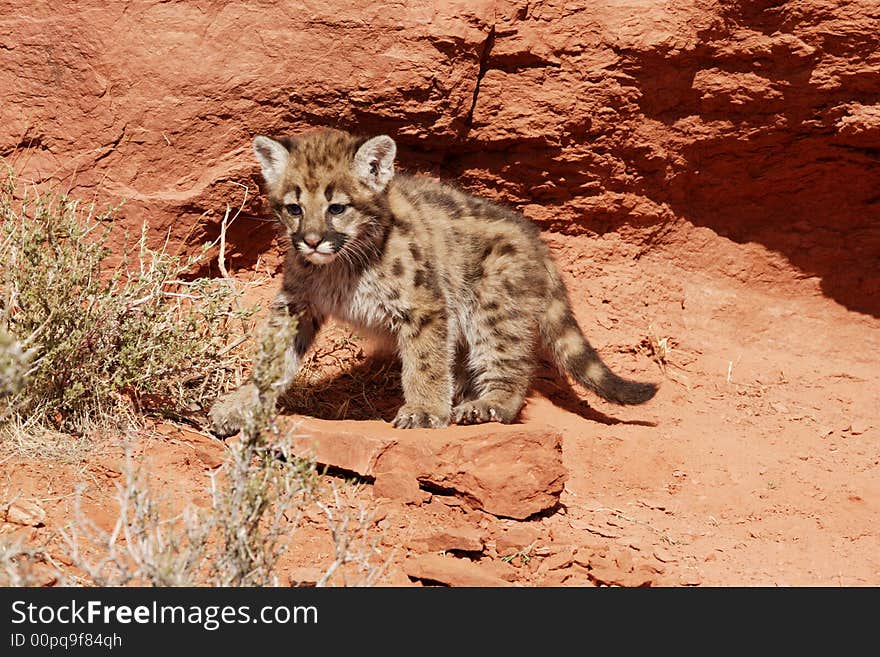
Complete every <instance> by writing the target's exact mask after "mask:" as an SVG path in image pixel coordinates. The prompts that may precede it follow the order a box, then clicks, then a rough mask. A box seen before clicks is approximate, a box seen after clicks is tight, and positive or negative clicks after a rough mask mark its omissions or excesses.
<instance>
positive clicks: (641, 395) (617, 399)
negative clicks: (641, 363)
mask: <svg viewBox="0 0 880 657" xmlns="http://www.w3.org/2000/svg"><path fill="white" fill-rule="evenodd" d="M547 272H548V274H549V299H550V302H549V304H548V305H547V309H546V310H545V311H544V313H543V315H542V316H541V318H540V321H539V327H540V330H541V337H542V338H543V339H544V344H546V345H547V347H549V349H550V351H551V352H552V353H553V356H554V358H555V359H556V362H557V363H558V364H559V366H560V367H561V368H562V369H564V370H565V371H566V372H568V373H569V374H570V375H571V376H572V377H574V379H575V380H576V381H577V382H578V383H580V384H581V385H583V386H585V387H587V388H589V389H590V390H592V391H593V392H595V393H596V394H597V395H599V396H600V397H603V398H604V399H607V400H608V401H610V402H614V403H615V404H642V403H644V402H646V401H648V400H649V399H651V397H653V396H654V394H655V393H656V392H657V386H656V385H655V384H653V383H640V382H638V381H630V380H628V379H624V378H622V377H619V376H617V375H616V374H615V373H614V372H612V371H611V370H610V369H608V366H607V365H605V363H603V362H602V359H601V358H600V357H599V354H598V353H596V350H595V349H593V347H592V345H590V343H589V341H588V340H587V339H586V338H585V337H584V334H583V333H582V332H581V329H580V326H578V323H577V320H576V319H575V317H574V314H573V313H572V312H571V303H570V302H569V300H568V291H567V290H566V289H565V284H564V283H563V282H562V279H561V278H560V277H559V273H558V272H557V271H556V267H555V266H554V265H553V263H552V262H550V261H548V262H547Z"/></svg>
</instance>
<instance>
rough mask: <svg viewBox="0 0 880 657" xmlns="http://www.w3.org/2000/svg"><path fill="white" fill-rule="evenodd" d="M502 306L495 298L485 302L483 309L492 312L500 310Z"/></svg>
mask: <svg viewBox="0 0 880 657" xmlns="http://www.w3.org/2000/svg"><path fill="white" fill-rule="evenodd" d="M500 307H501V305H500V304H499V303H498V302H497V301H495V300H492V301H487V302H486V303H484V304H483V310H486V311H489V312H491V311H493V310H498V309H499V308H500Z"/></svg>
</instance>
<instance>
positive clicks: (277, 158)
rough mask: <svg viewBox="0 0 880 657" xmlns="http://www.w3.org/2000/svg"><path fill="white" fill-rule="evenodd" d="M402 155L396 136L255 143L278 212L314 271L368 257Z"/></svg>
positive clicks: (310, 136) (332, 133)
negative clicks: (398, 155) (396, 162)
mask: <svg viewBox="0 0 880 657" xmlns="http://www.w3.org/2000/svg"><path fill="white" fill-rule="evenodd" d="M396 151H397V147H396V146H395V144H394V140H393V139H391V137H387V136H385V135H381V136H379V137H373V138H372V139H367V140H364V139H359V138H356V137H354V136H352V135H350V134H348V133H347V132H342V131H339V130H321V131H315V132H310V133H305V134H303V135H300V136H298V137H295V138H290V139H284V140H281V141H276V140H274V139H270V138H269V137H263V136H259V137H256V138H255V139H254V153H256V155H257V159H258V160H259V161H260V166H261V167H262V169H263V179H264V180H265V181H266V187H267V192H268V195H269V201H270V203H271V205H272V209H273V211H274V212H275V215H276V216H277V217H278V219H279V220H280V221H281V223H282V224H283V225H284V227H285V228H286V229H287V233H288V236H289V237H290V242H291V245H292V248H294V249H295V250H296V253H297V255H298V256H299V257H300V258H302V259H303V260H306V261H308V262H310V263H312V264H314V265H327V264H329V263H331V262H333V261H334V260H336V259H337V258H339V259H340V260H341V261H347V262H349V263H350V264H357V262H358V261H359V260H363V259H364V257H365V255H366V253H367V251H368V249H367V246H368V245H369V244H370V241H371V240H373V239H377V236H378V235H379V234H380V232H381V222H382V221H383V217H384V216H385V212H383V208H384V207H385V205H386V204H385V196H384V193H385V188H386V187H387V186H388V183H389V182H390V181H391V178H392V177H393V176H394V156H395V153H396Z"/></svg>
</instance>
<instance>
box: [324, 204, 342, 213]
mask: <svg viewBox="0 0 880 657" xmlns="http://www.w3.org/2000/svg"><path fill="white" fill-rule="evenodd" d="M345 207H346V206H344V205H343V204H342V203H331V204H330V206H329V207H328V208H327V210H328V211H329V212H330V214H342V213H343V212H345Z"/></svg>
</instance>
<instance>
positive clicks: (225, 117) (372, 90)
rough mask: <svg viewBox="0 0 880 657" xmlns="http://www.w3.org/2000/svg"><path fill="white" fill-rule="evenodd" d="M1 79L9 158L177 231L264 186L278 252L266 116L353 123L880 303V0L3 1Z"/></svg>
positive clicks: (523, 204)
mask: <svg viewBox="0 0 880 657" xmlns="http://www.w3.org/2000/svg"><path fill="white" fill-rule="evenodd" d="M0 88H2V89H3V90H4V94H3V100H2V102H0V155H2V156H3V157H4V158H5V160H6V161H7V162H10V163H12V164H14V165H15V167H16V169H18V170H19V172H20V173H21V174H23V175H24V176H26V177H29V178H33V179H35V180H38V181H61V182H62V183H63V185H64V186H65V187H68V188H70V189H71V190H72V192H73V193H74V194H75V195H77V196H80V197H87V198H88V197H91V196H92V195H95V196H96V198H98V200H99V201H100V202H102V203H103V202H118V201H119V200H121V199H126V204H125V206H124V208H123V210H122V212H121V214H122V217H123V218H124V220H125V221H126V222H130V223H131V224H132V225H136V226H139V225H140V222H141V221H142V220H144V219H146V220H148V221H149V222H150V225H151V227H152V229H153V230H154V231H155V233H156V234H157V235H159V234H164V233H165V232H166V231H167V230H169V229H170V230H171V235H172V239H173V240H174V241H176V243H177V244H179V245H183V246H194V245H196V244H199V243H201V242H202V241H204V240H205V239H207V238H212V237H214V236H216V235H217V232H218V229H219V221H220V218H221V217H222V215H223V212H224V210H225V208H226V205H227V204H229V205H231V206H233V208H235V207H237V206H238V205H239V204H240V203H242V200H243V192H244V188H243V187H242V185H246V186H248V187H249V193H248V196H247V199H246V201H245V202H244V205H245V211H244V213H243V215H242V216H241V217H239V219H238V220H237V221H236V223H235V225H234V226H233V228H232V229H231V231H230V234H229V239H230V242H231V245H232V248H233V250H234V252H233V258H232V265H233V266H237V267H247V266H252V265H253V264H254V262H255V260H256V257H257V255H258V254H259V253H261V252H268V253H269V254H270V260H269V261H270V264H273V263H277V257H275V258H274V259H272V258H271V254H272V248H273V239H274V229H273V228H272V226H270V225H269V224H266V223H264V222H261V221H258V220H257V219H258V218H259V217H261V216H262V208H261V206H260V202H259V200H258V195H257V182H258V176H257V168H256V166H255V163H254V162H253V159H252V156H251V153H250V140H251V138H252V136H253V135H254V134H256V133H269V134H280V133H287V132H295V131H298V130H301V129H303V128H306V127H309V126H315V125H333V126H337V127H342V128H347V129H353V130H357V131H360V132H367V133H375V132H380V131H382V132H388V133H390V134H392V135H394V136H395V137H396V139H397V140H398V142H399V143H400V146H401V164H402V165H403V166H405V167H408V168H411V169H420V170H425V171H430V172H432V173H435V174H438V175H441V176H444V177H454V178H457V179H459V180H460V181H461V183H462V184H463V185H464V186H466V187H467V188H469V189H471V190H472V191H475V192H478V193H481V194H485V195H487V196H490V197H494V198H498V199H502V200H504V201H507V202H509V203H512V204H514V205H516V206H518V207H520V208H521V209H522V210H523V211H524V212H525V213H526V214H527V215H529V216H530V217H532V218H533V219H535V220H536V221H538V222H539V223H540V224H541V225H542V227H544V228H545V229H547V230H552V231H557V232H562V233H586V234H595V235H602V234H609V233H615V234H617V235H618V236H621V239H622V241H623V242H625V243H626V244H628V245H630V246H631V249H630V251H628V252H626V253H625V254H624V257H634V258H638V257H641V256H642V255H643V254H645V253H648V252H650V251H652V250H657V249H659V250H663V252H664V255H665V257H674V258H678V259H680V260H681V262H682V264H683V265H684V266H688V267H693V268H701V269H705V270H708V271H710V272H723V273H725V274H728V275H733V276H737V277H740V278H748V279H752V280H756V281H762V282H765V283H768V284H773V285H783V284H789V283H790V282H792V281H795V280H796V279H798V278H809V277H817V279H818V280H817V281H816V282H817V284H819V285H821V291H822V292H824V293H825V294H827V295H829V296H831V297H832V298H834V299H835V300H837V301H838V302H840V303H842V304H844V305H846V306H847V307H849V308H851V309H854V310H858V311H861V312H866V313H871V314H874V315H880V276H878V274H877V272H878V266H880V165H878V159H880V4H878V3H877V2H876V0H793V1H791V2H772V1H770V0H756V1H746V0H678V1H674V0H673V1H667V2H662V1H660V0H641V1H640V0H629V1H627V0H601V1H597V2H582V3H574V2H563V1H562V0H558V1H555V0H549V1H546V2H541V1H539V2H525V1H519V2H504V1H491V0H476V1H467V2H466V1H464V0H452V1H450V0H444V1H443V2H435V1H424V2H406V3H403V4H402V5H374V6H371V7H370V8H352V7H350V6H349V3H343V2H334V1H333V0H330V1H326V0H322V1H321V2H311V1H307V2H287V3H276V2H251V3H247V4H241V3H231V2H219V1H213V2H212V1H207V0H206V1H202V2H191V3H186V5H185V6H184V5H183V4H172V3H163V2H153V1H141V2H131V3H119V4H111V5H109V6H107V5H106V4H105V3H99V2H93V1H90V0H86V1H84V2H78V3H75V4H73V5H70V6H69V7H65V6H63V5H62V6H60V7H59V6H58V5H56V4H50V3H45V2H33V3H27V5H26V6H25V5H24V4H22V3H14V2H8V1H6V2H0ZM701 227H702V228H708V229H711V230H710V231H707V230H704V229H702V228H701ZM716 235H720V236H722V237H723V238H728V239H730V240H732V241H734V242H737V243H742V244H746V243H757V244H760V245H762V246H763V247H766V249H767V251H766V252H764V251H761V253H762V254H763V255H761V256H760V257H757V258H751V259H747V260H744V261H741V262H734V261H731V260H730V259H729V258H725V257H719V255H718V253H717V252H716V250H715V244H716V243H717V237H716ZM264 257H265V256H264ZM792 284H793V283H792Z"/></svg>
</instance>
